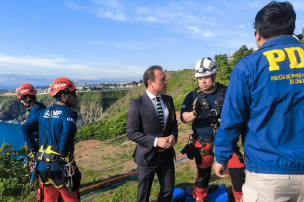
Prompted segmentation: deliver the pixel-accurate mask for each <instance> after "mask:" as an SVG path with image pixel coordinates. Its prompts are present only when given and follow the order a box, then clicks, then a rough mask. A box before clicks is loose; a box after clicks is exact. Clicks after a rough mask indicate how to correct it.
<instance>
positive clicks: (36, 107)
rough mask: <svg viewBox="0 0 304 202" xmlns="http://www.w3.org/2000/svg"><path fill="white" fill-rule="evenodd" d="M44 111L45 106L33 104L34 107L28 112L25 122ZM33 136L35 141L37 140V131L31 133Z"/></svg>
mask: <svg viewBox="0 0 304 202" xmlns="http://www.w3.org/2000/svg"><path fill="white" fill-rule="evenodd" d="M43 109H45V106H44V105H42V104H40V103H38V104H35V105H34V107H33V108H32V109H31V111H30V112H29V114H28V116H27V118H26V119H27V120H28V119H30V118H32V117H33V116H35V115H36V114H37V113H38V112H40V111H41V110H43ZM33 136H34V138H35V139H39V132H38V130H37V131H35V132H33Z"/></svg>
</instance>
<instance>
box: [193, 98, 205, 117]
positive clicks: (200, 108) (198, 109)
mask: <svg viewBox="0 0 304 202" xmlns="http://www.w3.org/2000/svg"><path fill="white" fill-rule="evenodd" d="M205 105H206V103H203V105H201V104H200V103H199V101H198V98H196V99H195V100H194V102H193V115H194V116H199V115H200V114H201V113H202V111H203V110H204V108H205Z"/></svg>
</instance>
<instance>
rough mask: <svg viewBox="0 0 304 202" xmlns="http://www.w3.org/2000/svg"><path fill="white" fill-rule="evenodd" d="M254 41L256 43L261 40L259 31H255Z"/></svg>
mask: <svg viewBox="0 0 304 202" xmlns="http://www.w3.org/2000/svg"><path fill="white" fill-rule="evenodd" d="M255 40H256V42H257V43H258V42H260V41H261V40H262V36H261V35H260V33H259V30H256V34H255Z"/></svg>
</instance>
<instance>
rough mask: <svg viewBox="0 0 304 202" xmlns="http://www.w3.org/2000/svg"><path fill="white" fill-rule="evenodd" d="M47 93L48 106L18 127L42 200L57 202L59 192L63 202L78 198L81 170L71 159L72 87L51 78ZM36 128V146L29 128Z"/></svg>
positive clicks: (73, 127) (73, 126)
mask: <svg viewBox="0 0 304 202" xmlns="http://www.w3.org/2000/svg"><path fill="white" fill-rule="evenodd" d="M50 95H51V96H52V97H54V98H55V99H56V103H55V104H53V105H52V106H51V107H48V108H46V109H43V110H41V111H40V112H39V113H38V114H37V115H35V116H34V117H32V118H31V119H29V120H28V121H27V122H25V123H24V124H23V125H22V126H21V127H20V132H21V134H22V136H23V138H24V140H25V142H26V143H27V145H28V147H29V148H30V149H31V151H32V152H34V153H36V155H35V159H37V160H38V166H37V172H38V177H39V180H40V182H41V184H42V185H43V191H42V193H43V195H44V201H45V202H51V201H52V202H53V201H57V200H58V197H59V192H60V194H61V196H62V198H63V200H64V201H69V202H76V201H80V197H79V186H80V179H81V173H80V171H79V169H78V168H77V166H76V162H75V161H74V155H73V153H74V138H75V134H76V120H77V117H78V114H77V112H76V111H74V110H73V109H71V107H74V106H76V105H77V98H78V97H77V95H76V88H75V86H74V84H73V82H72V81H70V80H69V79H66V78H58V79H55V80H54V81H53V82H52V84H51V86H50ZM38 128H39V145H40V148H39V147H38V146H37V145H36V144H35V141H34V138H33V135H32V131H36V130H38Z"/></svg>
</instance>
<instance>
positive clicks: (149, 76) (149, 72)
mask: <svg viewBox="0 0 304 202" xmlns="http://www.w3.org/2000/svg"><path fill="white" fill-rule="evenodd" d="M157 69H158V70H160V71H163V68H162V67H161V66H159V65H153V66H150V67H149V68H148V69H147V70H146V71H145V73H144V76H143V80H144V83H145V86H146V88H148V80H150V81H155V74H154V71H155V70H157Z"/></svg>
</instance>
